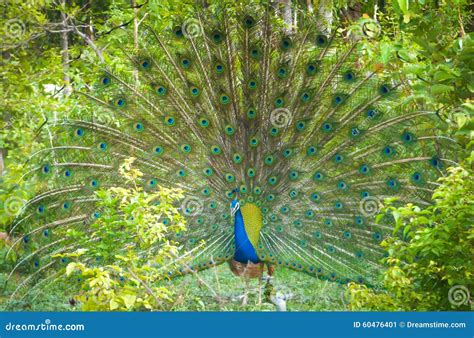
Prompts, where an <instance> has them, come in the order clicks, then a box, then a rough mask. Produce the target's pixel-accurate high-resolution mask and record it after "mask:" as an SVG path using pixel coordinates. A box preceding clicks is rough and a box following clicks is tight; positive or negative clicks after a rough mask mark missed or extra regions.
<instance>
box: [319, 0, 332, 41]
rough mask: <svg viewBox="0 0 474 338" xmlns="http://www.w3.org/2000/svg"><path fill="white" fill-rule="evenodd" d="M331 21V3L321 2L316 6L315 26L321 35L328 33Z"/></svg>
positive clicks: (328, 1)
mask: <svg viewBox="0 0 474 338" xmlns="http://www.w3.org/2000/svg"><path fill="white" fill-rule="evenodd" d="M332 21H333V1H332V0H321V1H320V2H319V4H318V12H317V25H318V29H319V30H320V31H321V32H323V33H330V32H331V26H332Z"/></svg>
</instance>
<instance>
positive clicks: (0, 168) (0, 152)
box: [0, 148, 5, 176]
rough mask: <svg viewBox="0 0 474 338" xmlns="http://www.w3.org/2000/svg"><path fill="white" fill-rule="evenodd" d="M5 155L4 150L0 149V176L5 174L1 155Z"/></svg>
mask: <svg viewBox="0 0 474 338" xmlns="http://www.w3.org/2000/svg"><path fill="white" fill-rule="evenodd" d="M4 153H5V149H2V148H0V176H3V173H4V172H5V161H4V160H3V155H4Z"/></svg>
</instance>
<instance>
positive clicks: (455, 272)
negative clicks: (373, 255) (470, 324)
mask: <svg viewBox="0 0 474 338" xmlns="http://www.w3.org/2000/svg"><path fill="white" fill-rule="evenodd" d="M448 171H449V173H450V174H449V176H447V177H444V178H441V179H440V183H441V185H440V186H439V187H438V188H437V189H436V190H435V192H434V194H433V199H434V202H435V204H434V205H432V206H429V207H426V208H423V209H422V208H420V207H418V206H415V205H412V204H407V205H406V206H403V207H399V208H395V207H393V206H390V205H389V206H388V207H386V209H385V212H387V213H390V214H391V215H392V216H393V217H394V219H395V222H396V227H395V230H394V231H395V232H394V236H393V237H390V238H388V239H386V240H385V241H384V242H383V243H382V245H383V246H384V247H385V248H386V249H387V250H388V253H389V257H388V258H386V260H385V261H386V263H387V265H388V268H387V270H386V271H385V272H384V274H383V283H384V286H385V288H386V291H385V292H382V293H377V292H375V291H374V290H371V289H368V288H366V287H364V286H361V285H357V284H351V285H350V286H349V291H350V294H351V297H352V298H351V308H352V309H353V310H360V309H365V310H366V309H368V310H384V311H386V310H397V311H400V310H417V311H434V310H437V311H439V310H469V309H470V306H471V304H469V301H468V298H469V295H468V294H466V299H467V300H466V301H465V302H461V303H460V304H458V303H457V301H456V300H455V299H454V300H453V298H452V297H454V296H453V295H450V289H451V288H453V287H456V286H458V288H459V286H463V287H465V288H467V289H465V290H469V288H471V292H472V282H473V280H474V279H473V276H474V274H473V271H474V263H473V261H472V259H471V258H472V257H473V256H474V227H473V223H474V196H473V191H474V181H473V180H472V170H469V169H464V168H462V167H456V168H449V169H448ZM381 216H383V215H381ZM400 232H401V233H402V236H403V239H400V238H399V236H397V234H398V233H400ZM453 290H454V289H453ZM452 292H453V291H451V293H452ZM464 292H465V291H464ZM468 292H469V291H468Z"/></svg>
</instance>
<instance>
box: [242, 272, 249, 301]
mask: <svg viewBox="0 0 474 338" xmlns="http://www.w3.org/2000/svg"><path fill="white" fill-rule="evenodd" d="M244 280H245V290H244V296H243V297H242V306H246V305H247V301H248V295H249V279H248V278H246V277H244Z"/></svg>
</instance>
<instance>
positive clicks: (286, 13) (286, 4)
mask: <svg viewBox="0 0 474 338" xmlns="http://www.w3.org/2000/svg"><path fill="white" fill-rule="evenodd" d="M281 3H282V4H283V21H285V23H286V25H287V26H288V28H287V32H288V33H291V31H292V29H293V16H292V11H291V0H281Z"/></svg>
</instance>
